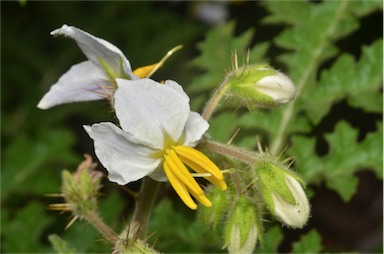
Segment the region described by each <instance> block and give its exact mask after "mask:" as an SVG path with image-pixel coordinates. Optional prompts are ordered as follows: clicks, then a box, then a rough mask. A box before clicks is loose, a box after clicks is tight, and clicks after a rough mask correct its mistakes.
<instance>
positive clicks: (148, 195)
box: [126, 177, 160, 239]
mask: <svg viewBox="0 0 384 254" xmlns="http://www.w3.org/2000/svg"><path fill="white" fill-rule="evenodd" d="M159 186H160V182H157V181H154V180H152V179H151V178H149V177H145V178H144V179H143V181H142V183H141V188H140V193H139V195H138V198H137V200H136V205H135V211H134V213H133V218H132V221H131V222H130V223H129V224H128V225H127V229H126V230H129V233H130V234H131V233H132V235H134V236H136V237H138V238H140V239H144V238H145V237H146V236H147V229H148V222H149V217H150V215H151V211H152V207H153V204H154V202H155V199H156V196H157V192H158V190H159ZM127 232H128V231H127Z"/></svg>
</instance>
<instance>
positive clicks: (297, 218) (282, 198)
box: [256, 162, 310, 228]
mask: <svg viewBox="0 0 384 254" xmlns="http://www.w3.org/2000/svg"><path fill="white" fill-rule="evenodd" d="M256 172H257V175H258V189H259V191H260V192H261V196H262V198H263V200H264V202H265V203H266V205H267V207H268V208H269V210H270V212H271V213H272V214H273V215H274V216H276V217H277V219H278V220H280V221H281V222H283V223H284V224H286V225H287V226H289V227H292V228H302V227H303V226H304V225H305V224H306V222H307V220H308V218H309V212H310V207H309V203H308V199H307V197H306V195H305V193H304V190H303V187H302V185H304V181H303V180H302V179H301V178H300V177H299V176H297V175H296V174H294V173H293V172H292V171H290V170H287V169H284V168H280V167H277V166H275V165H273V164H271V163H268V162H264V163H262V164H261V165H260V166H259V167H258V168H257V169H256Z"/></svg>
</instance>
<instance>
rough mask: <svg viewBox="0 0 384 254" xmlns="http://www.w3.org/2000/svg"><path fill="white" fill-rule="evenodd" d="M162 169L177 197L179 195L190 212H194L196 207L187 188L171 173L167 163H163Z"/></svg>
mask: <svg viewBox="0 0 384 254" xmlns="http://www.w3.org/2000/svg"><path fill="white" fill-rule="evenodd" d="M163 167H164V172H165V175H166V176H167V178H168V180H169V182H170V183H171V185H172V187H173V189H174V190H175V191H176V193H177V195H179V197H180V198H181V200H182V201H183V202H184V204H185V205H186V206H188V207H189V208H191V209H192V210H196V209H197V205H196V203H195V202H194V201H193V199H192V198H191V195H190V194H189V192H188V189H187V187H186V186H185V184H183V183H182V182H181V181H180V180H179V179H178V178H177V177H176V175H175V174H174V173H173V172H172V170H171V168H170V166H169V164H168V161H164V163H163Z"/></svg>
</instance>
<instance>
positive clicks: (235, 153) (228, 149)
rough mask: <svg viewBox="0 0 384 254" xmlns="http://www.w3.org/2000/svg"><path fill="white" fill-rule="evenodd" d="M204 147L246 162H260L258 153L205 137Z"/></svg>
mask: <svg viewBox="0 0 384 254" xmlns="http://www.w3.org/2000/svg"><path fill="white" fill-rule="evenodd" d="M204 145H205V147H206V148H207V149H208V150H209V151H211V152H213V153H217V154H220V155H224V156H225V157H229V158H231V159H236V160H240V161H242V162H244V163H246V164H249V165H251V164H255V163H258V162H260V161H261V160H260V158H259V157H260V155H259V154H258V153H255V152H250V151H245V150H244V149H241V148H239V147H235V146H232V145H227V144H222V143H220V142H216V141H212V140H209V139H206V140H205V142H204Z"/></svg>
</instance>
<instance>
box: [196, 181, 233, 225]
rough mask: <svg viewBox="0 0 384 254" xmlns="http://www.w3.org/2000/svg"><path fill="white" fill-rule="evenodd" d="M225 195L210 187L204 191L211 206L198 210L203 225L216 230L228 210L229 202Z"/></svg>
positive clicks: (219, 190)
mask: <svg viewBox="0 0 384 254" xmlns="http://www.w3.org/2000/svg"><path fill="white" fill-rule="evenodd" d="M227 194H228V193H226V192H223V191H222V190H221V189H219V188H212V186H211V188H209V189H208V190H207V191H206V196H207V198H208V199H209V200H210V201H211V202H212V206H211V207H202V208H201V209H199V210H198V213H199V218H200V219H201V220H202V221H203V223H204V224H206V225H211V226H212V228H213V229H216V226H217V225H218V223H219V222H220V220H221V218H223V217H224V215H225V213H226V212H227V210H228V206H229V200H228V195H227Z"/></svg>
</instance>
